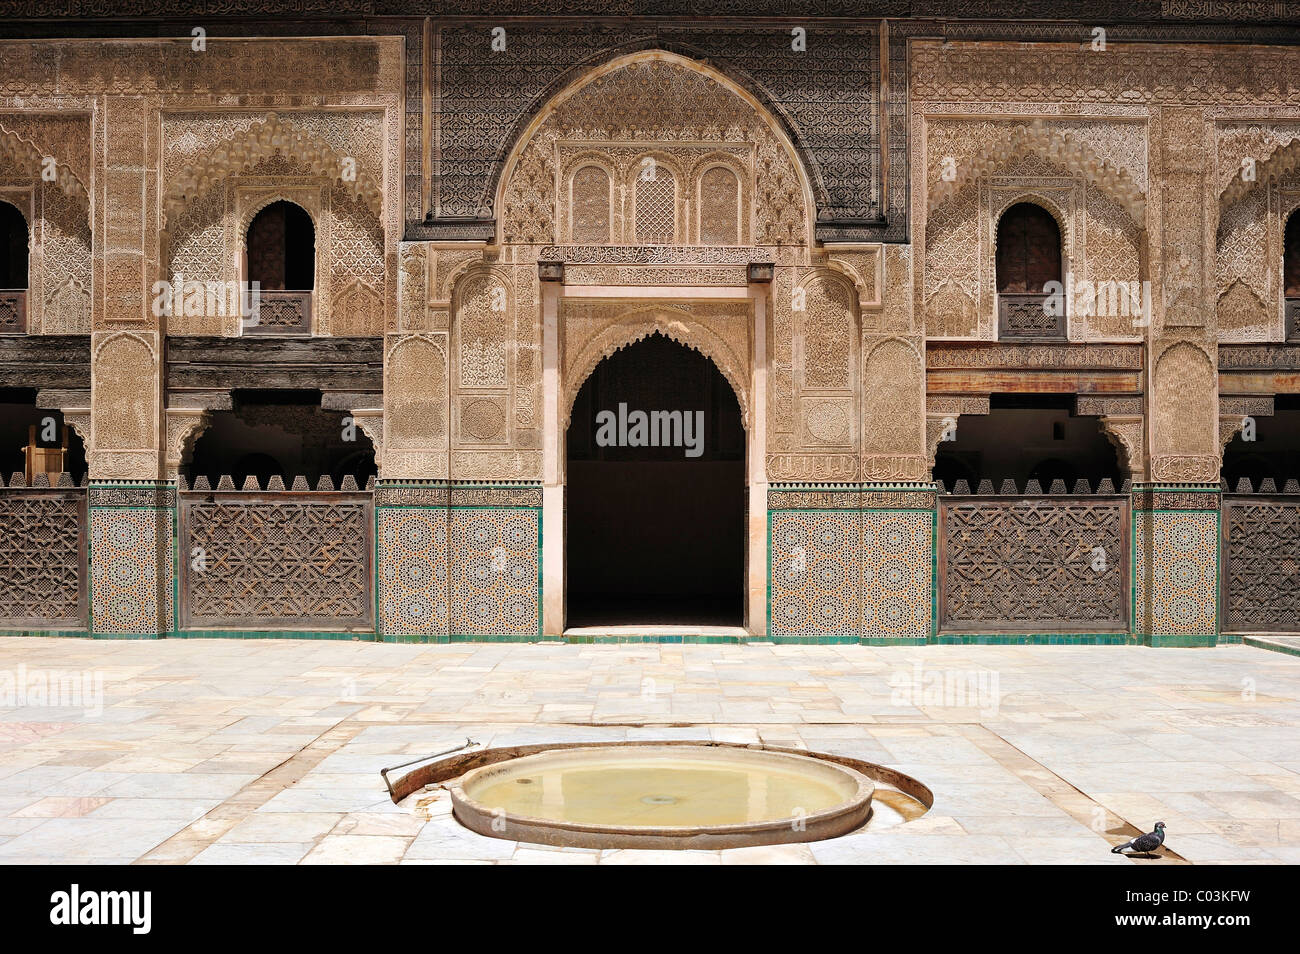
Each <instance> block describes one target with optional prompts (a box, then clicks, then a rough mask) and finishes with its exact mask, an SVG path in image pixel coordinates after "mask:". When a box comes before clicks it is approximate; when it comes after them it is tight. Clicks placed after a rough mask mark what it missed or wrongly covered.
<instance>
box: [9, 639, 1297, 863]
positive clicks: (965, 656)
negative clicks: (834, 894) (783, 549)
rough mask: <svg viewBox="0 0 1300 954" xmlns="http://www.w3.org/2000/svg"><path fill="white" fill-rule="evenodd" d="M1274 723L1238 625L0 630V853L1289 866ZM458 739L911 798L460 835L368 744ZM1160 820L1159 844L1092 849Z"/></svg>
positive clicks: (1279, 725) (434, 744) (1291, 798)
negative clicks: (790, 641) (771, 760)
mask: <svg viewBox="0 0 1300 954" xmlns="http://www.w3.org/2000/svg"><path fill="white" fill-rule="evenodd" d="M74 675H75V676H76V680H75V682H76V686H77V687H78V688H79V689H80V690H81V691H80V694H79V695H77V696H69V692H68V689H69V688H70V686H71V685H72V679H71V677H73V676H74ZM61 680H62V685H63V692H62V693H60V692H59V691H58V689H59V685H60V681H61ZM100 687H102V694H101V689H100ZM962 687H966V688H969V689H971V691H969V692H966V691H957V692H954V690H960V689H962ZM1298 732H1300V658H1297V657H1295V656H1292V655H1288V654H1285V653H1282V652H1270V651H1266V650H1263V649H1260V648H1256V647H1253V646H1248V645H1240V644H1238V645H1220V646H1219V647H1217V648H1213V649H1151V648H1146V647H1139V646H1047V645H1027V646H1012V645H1001V646H974V645H972V646H941V645H932V646H921V647H880V648H876V647H871V646H864V645H825V646H817V645H773V644H764V643H754V644H749V645H695V644H665V643H643V644H610V645H604V644H597V645H561V644H517V643H516V644H506V643H502V644H423V645H422V644H398V645H393V644H379V643H372V642H359V641H357V642H353V641H330V640H292V639H282V640H250V639H245V640H235V639H190V640H184V639H173V640H159V641H134V640H128V641H102V640H85V639H72V638H18V637H7V638H0V861H2V862H4V863H48V864H85V863H89V864H109V863H118V864H122V863H138V864H160V863H162V864H181V863H184V864H213V863H216V864H319V863H327V864H336V863H404V864H429V863H494V864H510V863H514V864H532V863H538V864H541V863H554V864H567V863H572V864H593V863H599V864H620V863H654V862H667V863H699V864H719V863H721V864H735V863H741V864H743V863H765V864H787V863H788V864H839V863H860V864H876V863H886V862H887V863H892V864H907V863H912V864H932V863H933V864H951V863H962V864H999V865H1001V864H1070V865H1077V864H1119V865H1142V864H1147V865H1151V864H1157V865H1169V864H1182V863H1191V864H1225V863H1226V864H1246V863H1249V864H1278V863H1283V864H1285V863H1292V864H1294V863H1297V862H1300V749H1298V748H1297V746H1296V739H1297V737H1298ZM466 739H471V740H473V741H474V742H476V743H478V745H480V746H482V747H490V746H504V745H523V744H531V743H566V742H578V741H624V740H626V741H646V740H663V739H700V740H713V741H720V742H731V743H740V744H752V743H762V744H766V745H776V746H786V747H792V748H807V749H809V750H812V751H818V752H825V753H831V754H835V755H843V756H849V757H853V758H859V759H864V760H867V761H871V762H875V763H879V764H882V765H885V766H888V767H890V768H892V769H896V770H898V771H901V772H903V773H906V774H908V775H910V776H912V777H914V778H916V779H918V780H919V781H921V782H922V783H924V784H925V785H926V786H928V787H929V788H930V789H931V790H932V791H933V793H934V804H933V806H932V807H931V808H930V810H929V811H928V812H926V813H925V814H924V815H922V816H921V817H919V818H916V819H914V820H911V821H905V822H901V823H899V824H896V825H893V826H890V827H883V828H878V827H877V826H876V824H875V822H874V821H873V822H872V823H871V824H869V825H868V826H867V828H866V829H864V830H862V831H860V832H857V833H854V834H850V835H847V836H843V837H839V838H834V839H830V840H826V841H819V842H812V843H808V844H795V845H778V846H770V847H760V848H741V849H730V850H723V851H689V852H643V851H630V850H621V851H619V850H605V851H599V850H581V849H557V848H549V847H545V846H540V845H527V844H518V843H515V842H512V841H507V840H504V839H498V838H486V837H482V836H480V835H477V834H474V833H472V832H470V831H468V830H467V829H465V828H462V827H461V826H460V825H459V824H458V823H457V822H456V821H455V819H454V818H452V816H451V813H450V803H449V800H448V799H447V798H446V795H445V793H444V792H442V791H441V790H436V789H433V790H426V791H424V792H420V793H417V794H416V795H414V796H412V797H410V798H409V799H406V800H405V801H403V802H402V803H401V804H394V803H393V802H392V800H391V799H390V798H389V796H388V792H387V791H386V789H385V785H384V781H383V779H382V778H381V776H380V770H381V769H383V768H386V767H389V766H394V765H398V764H399V763H404V762H407V761H409V760H412V759H416V758H419V757H421V756H424V755H429V754H432V753H436V752H439V751H442V750H445V749H449V748H452V747H455V746H458V745H461V744H463V743H464V742H465V741H466ZM394 774H395V775H396V776H400V775H401V774H402V772H401V771H398V772H396V773H394ZM1157 820H1159V821H1163V822H1165V824H1166V826H1167V829H1166V830H1167V838H1166V842H1165V850H1164V851H1163V852H1162V853H1161V855H1160V856H1158V857H1155V858H1150V859H1141V858H1139V859H1126V858H1124V857H1122V856H1118V855H1114V854H1112V853H1111V852H1110V848H1111V847H1113V846H1115V845H1118V844H1121V843H1122V842H1124V841H1127V840H1129V839H1130V838H1133V837H1134V836H1135V835H1136V834H1138V833H1139V832H1146V831H1150V830H1151V827H1152V825H1153V824H1154V823H1155V822H1156V821H1157Z"/></svg>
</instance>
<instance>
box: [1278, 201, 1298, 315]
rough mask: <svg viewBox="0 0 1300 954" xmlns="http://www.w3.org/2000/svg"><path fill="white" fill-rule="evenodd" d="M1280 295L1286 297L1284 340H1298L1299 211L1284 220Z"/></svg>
mask: <svg viewBox="0 0 1300 954" xmlns="http://www.w3.org/2000/svg"><path fill="white" fill-rule="evenodd" d="M1282 286H1283V288H1282V293H1283V295H1285V296H1286V340H1287V341H1298V340H1300V209H1297V210H1296V211H1294V212H1292V213H1291V217H1290V218H1288V219H1287V220H1286V232H1285V233H1284V235H1283V237H1282Z"/></svg>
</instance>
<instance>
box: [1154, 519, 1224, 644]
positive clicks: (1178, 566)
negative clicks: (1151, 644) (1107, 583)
mask: <svg viewBox="0 0 1300 954" xmlns="http://www.w3.org/2000/svg"><path fill="white" fill-rule="evenodd" d="M1133 535H1134V540H1133V544H1134V545H1133V550H1134V563H1133V571H1134V589H1135V601H1136V603H1137V607H1136V613H1137V620H1136V629H1135V632H1137V633H1139V634H1142V635H1146V636H1212V635H1214V632H1215V626H1216V622H1217V612H1218V575H1219V563H1218V554H1219V514H1218V512H1217V511H1212V510H1162V511H1154V512H1153V511H1141V510H1135V511H1134V512H1133Z"/></svg>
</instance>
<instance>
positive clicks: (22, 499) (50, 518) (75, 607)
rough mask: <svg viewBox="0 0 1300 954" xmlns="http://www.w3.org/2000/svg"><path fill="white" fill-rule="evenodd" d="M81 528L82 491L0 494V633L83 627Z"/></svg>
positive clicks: (18, 490) (11, 491)
mask: <svg viewBox="0 0 1300 954" xmlns="http://www.w3.org/2000/svg"><path fill="white" fill-rule="evenodd" d="M20 476H21V475H20ZM85 526H86V491H85V489H84V488H74V487H69V488H66V489H65V488H59V489H57V490H46V489H43V488H29V489H23V488H18V487H13V488H9V489H4V490H0V629H29V628H30V629H81V628H84V627H85V626H86V533H85Z"/></svg>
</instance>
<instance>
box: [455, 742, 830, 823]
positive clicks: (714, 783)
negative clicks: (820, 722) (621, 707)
mask: <svg viewBox="0 0 1300 954" xmlns="http://www.w3.org/2000/svg"><path fill="white" fill-rule="evenodd" d="M855 791H856V783H855V782H854V781H853V779H852V778H851V777H847V776H845V777H844V778H843V779H841V778H839V777H837V776H833V775H829V774H828V775H826V776H824V777H820V776H819V777H813V776H809V775H806V774H802V773H799V772H796V771H789V770H784V769H782V768H780V767H775V766H772V765H753V766H750V765H743V764H737V762H736V760H735V759H716V760H712V759H699V758H694V759H681V760H674V759H671V758H647V759H635V760H633V759H619V760H617V761H612V762H610V763H608V764H604V765H602V764H600V763H599V762H597V763H595V764H593V763H592V762H591V760H589V759H588V760H584V761H583V762H582V763H567V764H566V763H564V762H559V763H557V764H554V765H548V766H529V767H526V768H521V770H520V772H519V773H518V774H506V775H502V776H497V777H495V778H493V779H490V780H487V779H485V780H484V783H483V784H482V785H478V786H475V787H474V789H473V791H472V792H468V793H467V794H469V795H471V797H473V798H474V800H475V801H477V802H479V803H481V804H483V805H485V806H487V807H489V808H492V809H502V810H504V811H505V812H507V813H509V814H512V815H527V816H531V817H533V818H546V819H552V820H556V821H568V822H575V823H578V824H587V825H619V826H626V827H686V826H714V825H739V824H746V823H752V822H760V821H776V820H781V819H787V818H795V817H802V816H807V815H811V814H813V813H815V812H820V811H824V810H826V809H828V808H833V807H835V806H837V805H840V804H841V803H843V802H844V801H845V800H846V799H848V798H850V797H852V796H853V795H854V793H855Z"/></svg>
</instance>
